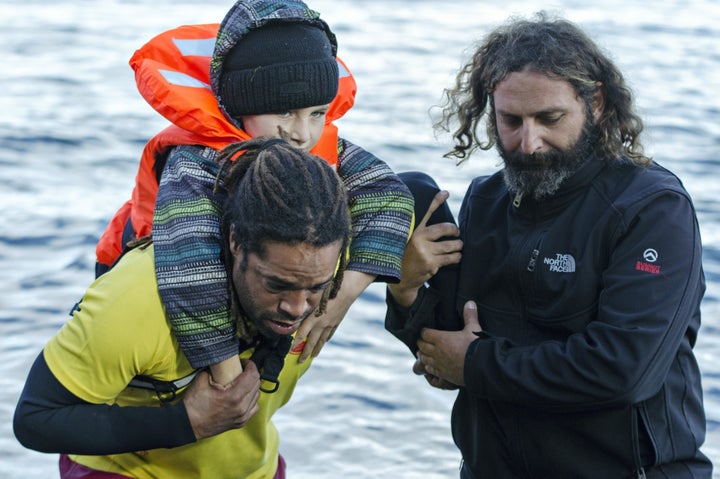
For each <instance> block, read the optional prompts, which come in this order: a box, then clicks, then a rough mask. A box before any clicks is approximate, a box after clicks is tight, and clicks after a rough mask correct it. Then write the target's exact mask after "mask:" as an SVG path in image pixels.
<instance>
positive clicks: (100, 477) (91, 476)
mask: <svg viewBox="0 0 720 479" xmlns="http://www.w3.org/2000/svg"><path fill="white" fill-rule="evenodd" d="M285 468H286V464H285V459H283V457H282V456H281V455H278V467H277V471H275V477H274V478H273V479H285ZM60 479H132V478H129V477H127V476H121V475H120V474H113V473H112V472H103V471H96V470H95V469H90V468H89V467H85V466H83V465H82V464H78V463H77V462H74V461H73V460H71V459H70V458H69V457H68V456H67V454H60Z"/></svg>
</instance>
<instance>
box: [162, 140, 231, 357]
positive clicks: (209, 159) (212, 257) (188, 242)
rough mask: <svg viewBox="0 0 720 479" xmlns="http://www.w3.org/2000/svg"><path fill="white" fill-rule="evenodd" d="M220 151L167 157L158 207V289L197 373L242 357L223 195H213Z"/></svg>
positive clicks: (180, 150) (192, 150) (177, 151)
mask: <svg viewBox="0 0 720 479" xmlns="http://www.w3.org/2000/svg"><path fill="white" fill-rule="evenodd" d="M215 155H216V152H215V150H213V149H211V148H203V147H195V146H178V147H176V148H174V149H173V150H172V151H171V152H170V155H169V156H168V159H167V163H166V165H165V169H164V170H163V174H162V178H161V181H160V187H159V190H158V195H157V202H156V204H155V216H154V219H153V233H152V234H153V243H154V245H155V272H156V275H157V282H158V289H159V292H160V297H161V298H162V301H163V305H164V306H165V309H166V314H167V316H168V318H169V320H170V322H171V324H172V328H173V331H174V332H175V335H176V336H177V338H178V342H179V344H180V347H181V348H182V350H183V352H184V353H185V355H186V356H187V358H188V360H189V361H190V364H191V365H192V366H193V367H194V368H200V367H205V366H208V365H210V364H214V363H217V362H219V361H222V360H224V359H228V358H230V357H232V356H233V355H236V354H238V340H237V337H236V335H235V322H234V321H233V320H232V319H231V317H230V308H229V304H230V302H229V292H228V274H227V270H226V269H225V263H224V261H223V252H222V233H221V217H222V207H223V203H224V201H225V196H224V195H223V194H220V193H218V194H214V193H213V186H214V183H215V177H216V175H217V171H218V166H217V164H216V163H215Z"/></svg>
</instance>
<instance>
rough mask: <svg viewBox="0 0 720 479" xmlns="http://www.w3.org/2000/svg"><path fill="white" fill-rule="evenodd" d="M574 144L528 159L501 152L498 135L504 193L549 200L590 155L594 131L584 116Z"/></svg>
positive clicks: (519, 153)
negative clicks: (505, 186) (506, 188)
mask: <svg viewBox="0 0 720 479" xmlns="http://www.w3.org/2000/svg"><path fill="white" fill-rule="evenodd" d="M588 118H589V119H588V120H586V122H585V125H584V126H583V129H582V131H581V132H580V136H579V137H578V139H577V141H575V143H574V144H573V145H572V146H570V147H569V148H566V149H562V150H561V149H557V148H553V149H552V150H550V151H547V152H544V153H533V154H531V155H528V154H525V153H522V152H521V151H513V152H508V151H506V150H505V148H504V146H503V144H502V142H501V141H500V137H499V135H496V140H497V141H496V143H497V149H498V152H499V154H500V157H501V158H502V159H503V161H504V163H505V168H504V169H503V177H504V179H505V184H506V185H507V187H508V189H509V190H510V191H511V192H512V193H513V194H515V195H517V194H521V195H522V196H525V197H528V196H529V197H532V198H534V199H536V200H539V199H542V198H546V197H548V196H552V195H553V194H555V193H556V192H557V191H558V190H559V189H560V186H561V185H562V184H563V182H564V181H565V180H567V179H568V178H570V177H571V176H572V175H574V174H575V172H577V170H579V169H580V166H582V165H583V164H584V163H585V162H586V161H587V159H588V158H590V156H591V155H592V153H593V150H594V149H595V145H596V143H597V141H596V139H597V127H596V126H595V125H594V124H593V122H592V120H590V118H592V116H590V115H588Z"/></svg>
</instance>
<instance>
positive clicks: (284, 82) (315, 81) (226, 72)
mask: <svg viewBox="0 0 720 479" xmlns="http://www.w3.org/2000/svg"><path fill="white" fill-rule="evenodd" d="M337 90H338V66H337V61H336V60H335V57H334V56H333V48H332V45H331V44H330V40H329V39H328V37H327V35H326V33H325V32H324V31H323V30H322V29H320V28H319V27H316V26H313V25H310V24H307V23H270V24H268V25H264V26H262V27H260V28H258V29H255V30H252V31H250V32H249V33H248V34H247V35H246V36H245V37H243V38H242V39H241V40H240V41H239V42H238V44H237V45H235V46H234V47H233V48H232V49H231V50H230V51H229V52H228V55H227V57H226V58H225V60H224V62H223V73H222V75H221V78H220V98H221V102H222V104H223V106H224V107H225V110H226V111H227V113H228V114H229V115H230V116H232V117H234V118H237V117H240V116H244V115H264V114H267V113H280V112H284V111H288V110H294V109H298V108H307V107H310V106H315V105H325V104H327V103H330V102H331V101H332V100H333V98H335V95H336V94H337Z"/></svg>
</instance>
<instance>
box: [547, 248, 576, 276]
mask: <svg viewBox="0 0 720 479" xmlns="http://www.w3.org/2000/svg"><path fill="white" fill-rule="evenodd" d="M543 263H544V264H546V265H548V269H549V270H550V271H552V272H554V273H574V272H575V258H573V257H572V255H571V254H559V253H558V254H556V255H555V257H554V258H545V259H544V260H543Z"/></svg>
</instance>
